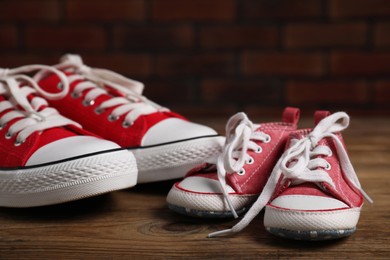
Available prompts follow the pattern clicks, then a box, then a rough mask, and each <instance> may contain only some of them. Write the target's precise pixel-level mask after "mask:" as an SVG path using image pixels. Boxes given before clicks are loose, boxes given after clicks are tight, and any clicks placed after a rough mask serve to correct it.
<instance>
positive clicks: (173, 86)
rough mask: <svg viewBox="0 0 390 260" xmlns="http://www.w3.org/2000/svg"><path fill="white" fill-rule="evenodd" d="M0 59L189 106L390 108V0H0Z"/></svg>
mask: <svg viewBox="0 0 390 260" xmlns="http://www.w3.org/2000/svg"><path fill="white" fill-rule="evenodd" d="M0 37H1V38H0V39H1V40H0V66H2V67H12V66H18V65H22V64H26V63H47V64H54V63H57V61H58V58H59V56H60V55H61V54H63V53H66V52H74V53H80V54H81V55H83V57H84V60H85V61H86V63H88V64H90V65H92V66H97V67H105V68H109V69H112V70H116V71H118V72H120V73H123V74H125V75H127V76H129V77H132V78H135V79H138V80H141V81H143V82H145V83H146V90H145V94H146V95H147V96H148V97H149V98H150V99H153V100H155V101H157V102H158V103H161V104H163V105H166V106H169V107H172V108H175V109H177V110H179V111H180V112H182V113H185V114H187V115H189V116H196V115H230V114H232V113H234V112H235V111H238V110H245V111H247V112H249V113H258V112H260V113H262V112H264V111H266V112H267V113H268V112H273V111H280V109H281V108H282V107H284V106H286V105H295V106H299V107H302V108H304V109H305V111H310V113H311V112H312V110H314V109H318V108H324V109H325V108H329V109H332V110H336V109H343V110H347V111H349V112H351V113H364V114H373V113H386V114H389V113H390V109H389V108H390V105H389V103H390V73H389V72H390V1H388V0H370V1H367V0H196V1H193V0H1V1H0Z"/></svg>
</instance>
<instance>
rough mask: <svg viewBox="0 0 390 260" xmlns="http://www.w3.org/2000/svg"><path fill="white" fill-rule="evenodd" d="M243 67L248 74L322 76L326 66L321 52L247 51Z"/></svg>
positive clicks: (242, 62) (242, 59) (242, 60)
mask: <svg viewBox="0 0 390 260" xmlns="http://www.w3.org/2000/svg"><path fill="white" fill-rule="evenodd" d="M241 69H242V72H243V73H244V74H246V75H266V76H271V75H272V76H320V75H323V74H324V69H325V68H324V58H323V55H322V54H320V53H296V52H294V53H284V52H246V53H244V54H243V56H242V58H241Z"/></svg>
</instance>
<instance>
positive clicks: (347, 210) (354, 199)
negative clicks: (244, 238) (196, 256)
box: [211, 111, 372, 240]
mask: <svg viewBox="0 0 390 260" xmlns="http://www.w3.org/2000/svg"><path fill="white" fill-rule="evenodd" d="M315 122H316V126H315V128H314V129H304V130H298V131H296V132H293V133H291V135H290V137H289V142H288V144H287V148H286V151H285V152H284V154H283V155H282V157H281V158H280V160H279V161H278V163H277V164H276V166H275V168H274V170H273V172H272V174H271V176H270V178H269V181H268V182H267V184H266V186H265V187H264V189H263V192H262V193H261V195H260V196H259V198H258V200H257V201H256V202H255V203H254V204H253V207H252V208H251V209H250V210H249V211H248V213H247V215H245V217H244V218H243V219H242V220H241V221H240V222H239V223H238V224H237V225H236V226H234V227H233V228H232V229H231V230H226V231H219V232H216V233H213V234H211V236H213V235H220V234H224V233H229V232H238V231H240V230H241V229H243V228H244V227H245V226H246V225H247V224H248V223H249V222H250V221H251V220H252V219H253V218H254V217H255V216H256V215H257V214H258V213H259V212H260V210H261V209H262V208H263V207H264V206H265V214H264V226H265V228H266V230H267V231H269V232H270V233H272V234H274V235H276V236H279V237H283V238H290V239H296V240H327V239H336V238H341V237H345V236H348V235H351V234H352V233H353V232H355V230H356V225H357V222H358V220H359V216H360V211H361V208H362V205H363V197H366V199H367V200H368V201H370V202H372V200H371V199H370V198H369V197H368V196H367V195H366V194H365V192H364V191H363V190H362V188H361V185H360V183H359V180H358V178H357V176H356V173H355V171H354V169H353V167H352V165H351V162H350V160H349V158H348V154H347V152H346V150H345V144H344V141H343V138H342V136H341V134H340V131H342V130H344V129H345V128H347V127H348V124H349V117H348V115H347V114H346V113H344V112H338V113H335V114H332V115H330V113H329V112H327V111H318V112H316V114H315Z"/></svg>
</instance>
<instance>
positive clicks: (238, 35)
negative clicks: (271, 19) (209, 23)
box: [200, 26, 278, 48]
mask: <svg viewBox="0 0 390 260" xmlns="http://www.w3.org/2000/svg"><path fill="white" fill-rule="evenodd" d="M200 42H201V45H202V46H203V47H206V48H241V47H272V46H276V45H277V42H278V31H277V29H276V28H275V27H270V26H213V27H208V28H207V27H206V28H204V29H202V30H201V31H200Z"/></svg>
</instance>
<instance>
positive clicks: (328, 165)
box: [325, 163, 332, 171]
mask: <svg viewBox="0 0 390 260" xmlns="http://www.w3.org/2000/svg"><path fill="white" fill-rule="evenodd" d="M330 169H332V166H331V165H330V163H327V164H326V166H325V170H327V171H330Z"/></svg>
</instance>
